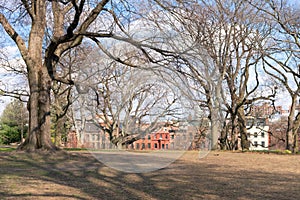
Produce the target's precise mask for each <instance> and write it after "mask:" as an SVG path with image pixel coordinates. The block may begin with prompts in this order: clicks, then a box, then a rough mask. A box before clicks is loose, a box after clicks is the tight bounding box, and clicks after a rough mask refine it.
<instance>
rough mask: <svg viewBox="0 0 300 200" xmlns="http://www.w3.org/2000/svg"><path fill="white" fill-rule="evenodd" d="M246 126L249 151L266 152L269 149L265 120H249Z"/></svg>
mask: <svg viewBox="0 0 300 200" xmlns="http://www.w3.org/2000/svg"><path fill="white" fill-rule="evenodd" d="M249 121H250V122H249V123H248V124H247V129H248V131H247V132H248V140H249V141H250V148H249V149H250V150H268V149H269V133H268V131H269V126H266V120H265V119H254V118H251V119H249Z"/></svg>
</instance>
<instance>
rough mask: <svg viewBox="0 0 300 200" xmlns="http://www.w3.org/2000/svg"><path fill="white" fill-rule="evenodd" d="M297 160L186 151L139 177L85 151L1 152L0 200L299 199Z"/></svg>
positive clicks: (291, 156)
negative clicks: (106, 164)
mask: <svg viewBox="0 0 300 200" xmlns="http://www.w3.org/2000/svg"><path fill="white" fill-rule="evenodd" d="M299 198H300V156H296V155H275V154H258V153H231V152H211V153H210V154H209V155H208V156H207V157H205V158H202V159H198V157H197V152H187V153H186V154H185V155H184V156H183V157H182V158H181V159H179V160H177V161H176V162H174V163H173V164H171V165H169V166H168V167H166V168H164V169H161V170H158V171H154V172H150V173H142V174H134V173H124V172H120V171H116V170H113V169H111V168H109V167H106V166H105V165H103V164H101V163H100V162H99V161H97V160H95V158H94V157H93V156H91V155H90V154H89V153H88V152H73V153H63V152H60V153H57V154H52V155H49V154H45V153H44V154H26V153H16V152H2V153H0V199H218V200H220V199H240V200H245V199H299Z"/></svg>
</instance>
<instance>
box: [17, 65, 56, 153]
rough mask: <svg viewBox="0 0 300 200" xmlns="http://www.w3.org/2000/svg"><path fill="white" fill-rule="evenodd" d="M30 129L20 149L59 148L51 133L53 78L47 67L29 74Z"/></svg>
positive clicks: (51, 149)
mask: <svg viewBox="0 0 300 200" xmlns="http://www.w3.org/2000/svg"><path fill="white" fill-rule="evenodd" d="M29 76H31V77H30V78H29V80H30V82H29V87H30V100H29V131H28V135H27V138H26V140H25V142H24V143H22V144H21V145H20V147H19V149H20V150H25V151H35V150H37V149H41V150H50V151H53V150H57V147H55V146H54V144H53V143H52V142H51V135H50V89H51V79H50V77H49V75H48V73H47V69H45V67H40V68H39V70H38V71H33V72H31V73H30V74H29Z"/></svg>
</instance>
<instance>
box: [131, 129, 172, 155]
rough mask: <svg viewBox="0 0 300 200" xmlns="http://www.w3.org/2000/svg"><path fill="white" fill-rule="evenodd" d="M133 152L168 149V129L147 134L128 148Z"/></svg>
mask: <svg viewBox="0 0 300 200" xmlns="http://www.w3.org/2000/svg"><path fill="white" fill-rule="evenodd" d="M128 148H129V149H134V150H159V149H169V148H170V132H169V130H168V128H166V127H163V128H161V129H159V130H158V131H156V132H154V133H151V134H147V135H145V136H144V137H142V138H141V139H139V140H137V141H135V142H133V143H132V144H131V145H129V146H128Z"/></svg>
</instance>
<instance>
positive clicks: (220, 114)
mask: <svg viewBox="0 0 300 200" xmlns="http://www.w3.org/2000/svg"><path fill="white" fill-rule="evenodd" d="M160 5H161V7H162V8H163V9H164V10H166V12H167V11H168V13H169V15H170V16H169V17H167V19H166V20H165V21H163V20H161V17H158V16H159V14H161V13H158V14H157V16H154V17H153V19H152V20H153V21H154V22H156V25H157V26H158V27H160V30H168V29H167V28H166V27H175V28H173V29H172V30H170V31H169V32H166V31H165V33H166V35H167V34H168V33H169V35H170V36H169V41H167V42H168V43H169V44H170V46H172V47H173V49H172V50H173V51H174V52H177V56H176V57H175V58H176V59H175V62H176V64H175V66H176V67H177V68H176V71H177V72H179V73H182V74H184V76H186V78H187V79H189V80H190V81H189V82H190V83H191V85H190V86H191V87H192V88H194V89H195V90H194V91H195V92H196V93H197V92H198V97H200V98H198V99H197V101H198V102H199V105H200V106H205V107H207V108H208V111H209V118H210V119H211V124H212V136H213V144H214V145H216V143H217V138H218V136H219V135H220V131H221V135H220V142H221V147H222V148H225V147H226V142H228V140H227V139H228V137H230V138H233V136H234V134H235V133H237V132H239V133H240V138H241V146H242V149H247V148H248V147H249V144H248V141H247V128H246V119H245V115H246V113H245V107H246V106H247V105H250V104H252V103H253V102H255V101H258V100H264V99H270V98H273V97H274V95H275V93H274V92H275V91H274V88H271V89H273V91H270V92H269V93H266V94H260V95H257V93H256V91H257V90H258V89H259V85H260V83H259V72H258V65H259V64H260V62H261V61H262V59H261V53H260V52H259V51H258V50H257V49H258V48H257V47H258V46H259V45H260V44H261V43H262V42H263V41H264V40H265V39H266V36H267V34H268V33H266V34H262V33H260V32H258V28H259V26H258V25H257V24H258V23H263V22H261V21H255V15H256V12H257V11H256V9H254V8H253V7H251V6H249V4H248V3H246V2H245V1H234V2H232V1H219V0H212V1H200V2H196V3H195V2H192V1H190V2H188V1H184V2H183V3H182V4H181V6H180V5H179V6H175V7H174V5H173V4H172V5H170V4H168V3H165V4H163V3H161V4H160ZM250 19H251V20H250ZM252 19H253V20H252ZM164 24H167V25H164ZM174 31H176V34H174ZM172 35H173V38H174V39H173V40H172ZM174 35H175V37H174ZM174 46H175V48H174ZM227 114H228V116H229V118H230V121H231V125H230V127H231V128H230V129H228V125H227V123H226V121H225V118H227V117H226V116H227ZM222 127H223V128H222ZM236 129H238V131H236ZM234 143H235V142H234ZM227 147H228V148H233V145H227Z"/></svg>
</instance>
